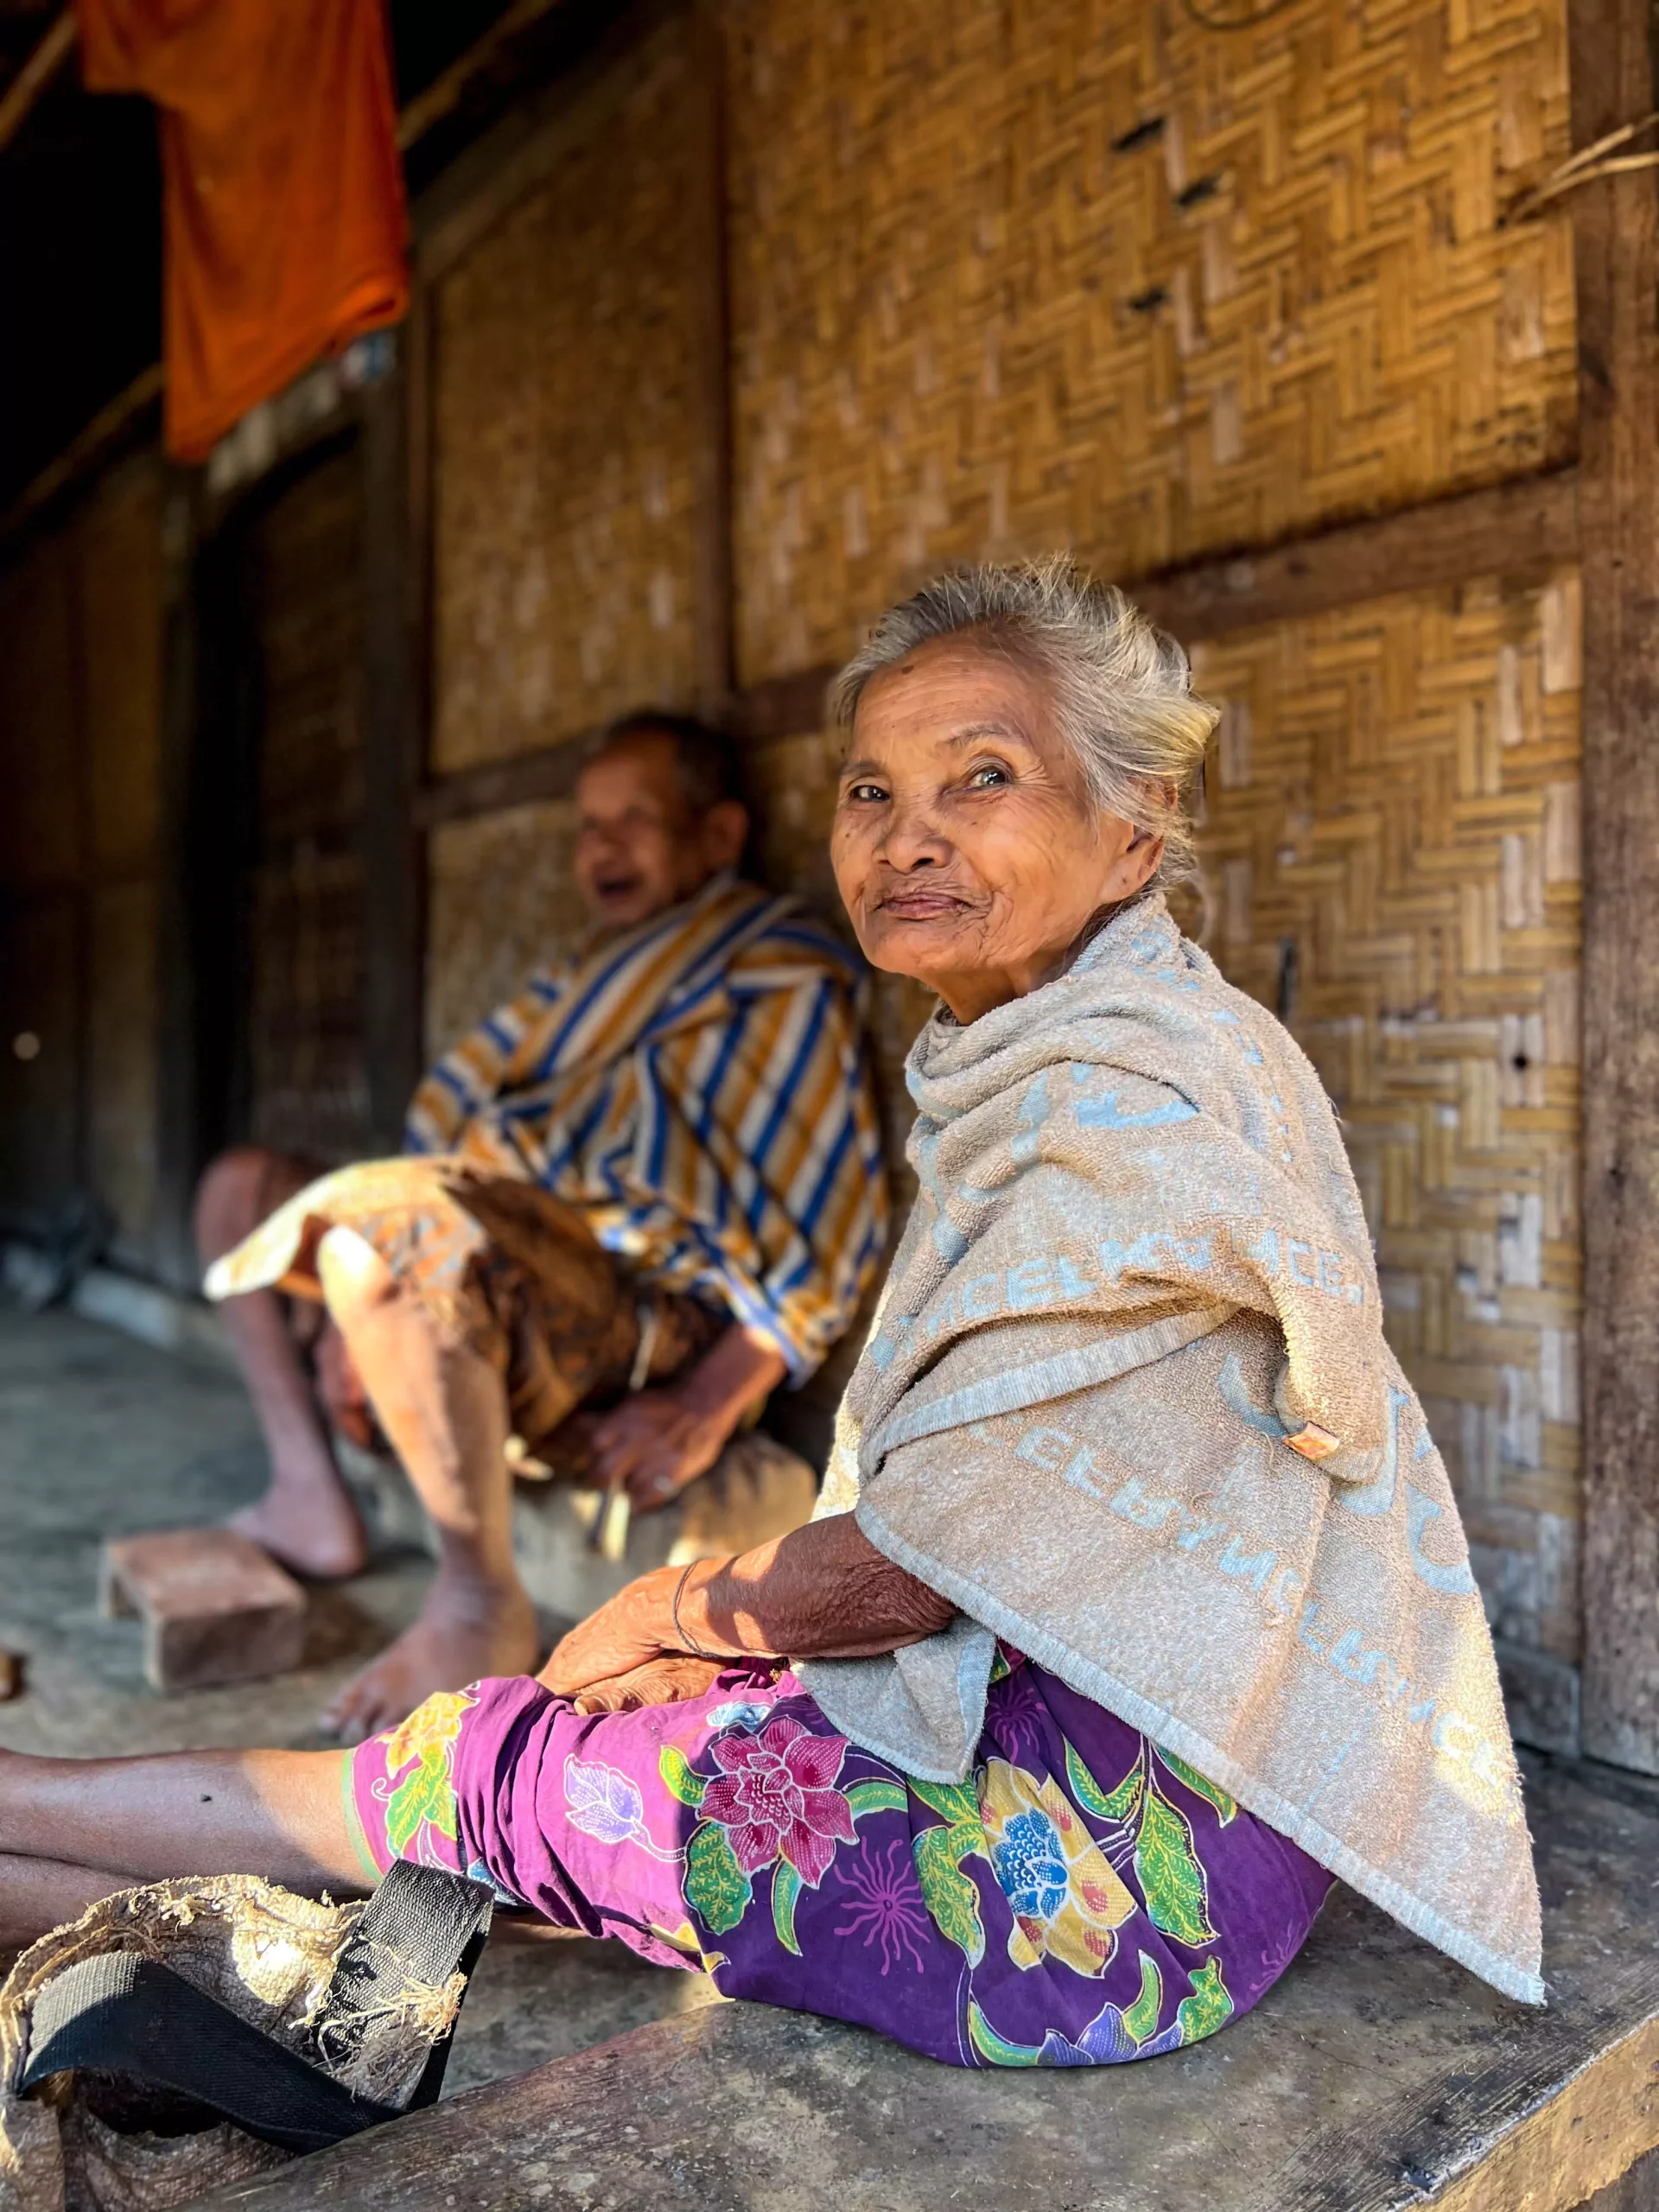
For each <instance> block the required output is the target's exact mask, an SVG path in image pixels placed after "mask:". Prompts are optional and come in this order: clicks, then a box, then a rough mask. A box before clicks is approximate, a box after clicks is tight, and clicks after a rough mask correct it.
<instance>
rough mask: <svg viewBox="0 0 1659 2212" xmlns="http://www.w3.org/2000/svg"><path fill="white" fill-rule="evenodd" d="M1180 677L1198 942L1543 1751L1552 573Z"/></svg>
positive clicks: (1575, 1409)
mask: <svg viewBox="0 0 1659 2212" xmlns="http://www.w3.org/2000/svg"><path fill="white" fill-rule="evenodd" d="M1198 673H1199V680H1200V683H1201V684H1202V685H1203V688H1204V689H1205V690H1206V692H1207V693H1208V694H1209V695H1210V696H1211V697H1213V698H1217V699H1218V700H1222V701H1224V702H1225V715H1224V721H1223V724H1222V728H1221V731H1220V733H1219V738H1218V742H1217V750H1216V753H1215V756H1214V758H1213V759H1212V760H1211V764H1210V772H1209V775H1208V779H1207V781H1208V794H1207V801H1206V804H1207V813H1208V820H1207V823H1206V826H1205V832H1204V853H1205V868H1206V872H1207V883H1208V891H1209V918H1208V931H1207V934H1208V936H1209V938H1210V941H1211V948H1212V950H1214V951H1215V953H1216V955H1217V958H1218V959H1219V960H1220V961H1221V963H1222V965H1223V966H1224V969H1226V970H1227V972H1228V974H1229V975H1230V976H1231V977H1232V978H1233V980H1234V981H1235V982H1238V983H1240V984H1241V985H1243V988H1245V989H1247V990H1249V991H1250V992H1251V993H1252V994H1253V995H1255V997H1257V998H1259V999H1261V1000H1262V1001H1263V1003H1265V1004H1267V1005H1268V1006H1272V1007H1276V1008H1278V1009H1280V1010H1281V1011H1283V1012H1285V1013H1286V1014H1287V1018H1288V1019H1289V1021H1290V1025H1291V1027H1292V1028H1293V1029H1294V1033H1295V1034H1296V1035H1297V1037H1298V1038H1299V1039H1300V1041H1301V1043H1302V1044H1303V1046H1305V1047H1306V1050H1307V1051H1308V1052H1309V1053H1310V1054H1311V1056H1312V1057H1313V1060H1314V1062H1315V1064H1316V1065H1317V1066H1318V1068H1319V1072H1320V1075H1321V1076H1322V1077H1323V1078H1324V1080H1325V1084H1326V1086H1327V1088H1328V1089H1329V1090H1330V1091H1331V1094H1332V1097H1333V1098H1334V1099H1335V1100H1336V1102H1337V1105H1338V1110H1339V1112H1340V1114H1341V1116H1342V1118H1343V1126H1344V1135H1345V1137H1346V1139H1347V1142H1348V1147H1349V1152H1350V1155H1351V1159H1352V1160H1353V1163H1354V1167H1355V1171H1356V1173H1357V1176H1358V1179H1359V1183H1360V1187H1361V1190H1362V1192H1363V1195H1364V1199H1365V1206H1366V1212H1367V1215H1368V1217H1369V1219H1370V1224H1371V1228H1372V1231H1373V1234H1374V1236H1376V1243H1377V1258H1378V1263H1379V1267H1380V1268H1381V1271H1382V1277H1383V1295H1384V1302H1385V1305H1386V1307H1387V1311H1388V1319H1389V1333H1390V1335H1391V1337H1392V1339H1393V1341H1394V1343H1395V1347H1396V1349H1397V1350H1398V1351H1399V1352H1400V1355H1401V1357H1402V1360H1403V1362H1404V1363H1405V1366H1406V1368H1407V1370H1408V1373H1409V1374H1410V1376H1411V1377H1412V1380H1413V1381H1414V1383H1415V1384H1416V1385H1417V1388H1418V1389H1419V1390H1420V1391H1421V1394H1422V1396H1423V1400H1424V1403H1425V1406H1426V1408H1427V1413H1428V1416H1429V1421H1430V1425H1431V1427H1432V1428H1433V1433H1434V1437H1435V1440H1436V1441H1437V1443H1438V1444H1439V1445H1440V1448H1441V1450H1442V1452H1444V1453H1445V1455H1446V1460H1447V1463H1448V1465H1449V1466H1450V1468H1451V1470H1452V1479H1453V1481H1454V1482H1455V1483H1456V1484H1457V1486H1458V1490H1459V1497H1460V1499H1461V1501H1462V1505H1463V1511H1464V1516H1465V1523H1466V1526H1467V1529H1468V1533H1469V1537H1470V1541H1471V1548H1472V1553H1473V1557H1474V1561H1475V1566H1476V1570H1477V1572H1478V1574H1479V1577H1480V1580H1481V1585H1482V1588H1483V1590H1484V1592H1485V1595H1486V1598H1487V1602H1488V1607H1489V1611H1491V1617H1492V1619H1493V1624H1494V1627H1495V1629H1496V1630H1497V1634H1498V1636H1499V1637H1500V1638H1501V1639H1502V1643H1503V1649H1504V1654H1505V1658H1506V1662H1508V1667H1509V1671H1510V1675H1511V1676H1512V1687H1516V1688H1519V1690H1520V1692H1521V1694H1522V1706H1523V1707H1526V1706H1527V1704H1528V1703H1530V1706H1531V1707H1533V1708H1534V1710H1533V1712H1532V1716H1531V1719H1530V1723H1529V1722H1528V1721H1527V1720H1526V1719H1525V1718H1524V1717H1523V1719H1522V1724H1521V1725H1522V1726H1523V1727H1524V1728H1525V1730H1526V1732H1528V1733H1529V1734H1531V1735H1532V1737H1533V1738H1534V1739H1535V1740H1537V1739H1538V1738H1540V1737H1543V1738H1549V1737H1550V1736H1551V1735H1552V1734H1554V1735H1556V1736H1559V1737H1560V1738H1562V1739H1566V1738H1567V1737H1568V1736H1569V1735H1570V1729H1569V1728H1568V1727H1567V1726H1566V1725H1565V1722H1564V1721H1563V1722H1562V1725H1560V1726H1554V1723H1553V1722H1552V1719H1551V1717H1550V1713H1551V1711H1552V1710H1555V1708H1556V1707H1559V1704H1560V1700H1564V1699H1567V1698H1568V1697H1570V1685H1569V1683H1568V1681H1567V1676H1566V1670H1565V1669H1564V1668H1562V1667H1560V1665H1559V1664H1557V1663H1553V1662H1571V1661H1573V1660H1574V1659H1576V1657H1577V1656H1578V1643H1579V1633H1580V1611H1579V1595H1578V1588H1577V1533H1578V1521H1579V1402H1578V1380H1577V1378H1578V1339H1577V1335H1576V1330H1577V1326H1578V1290H1579V1217H1578V1207H1579V1198H1578V1191H1579V1159H1578V1149H1577V1147H1578V1127H1579V1117H1578V1086H1579V1037H1578V994H1579V976H1578V965H1577V963H1578V957H1579V893H1580V851H1579V785H1578V767H1579V717H1578V703H1579V702H1578V686H1579V666H1578V593H1577V578H1576V576H1575V575H1562V576H1560V577H1559V578H1558V579H1557V580H1556V581H1555V582H1554V583H1553V584H1552V585H1551V586H1550V587H1549V588H1548V589H1546V590H1543V591H1529V592H1516V591H1513V590H1505V589H1504V588H1502V587H1501V586H1500V585H1499V584H1497V582H1491V581H1487V582H1479V583H1474V584H1471V585H1470V586H1468V587H1467V588H1465V590H1464V591H1462V592H1461V593H1459V594H1433V595H1427V596H1421V597H1418V596H1402V597H1400V598H1394V599H1387V600H1383V601H1376V602H1375V603H1373V604H1371V605H1369V606H1366V607H1357V608H1354V609H1352V610H1351V611H1349V612H1345V613H1341V614H1333V615H1328V616H1325V617H1323V618H1320V619H1319V620H1313V621H1310V622H1306V623H1302V624H1294V625H1288V626H1284V627H1281V628H1275V629H1273V630H1267V631H1261V632H1252V633H1250V634H1249V635H1247V636H1245V637H1243V638H1241V639H1237V640H1236V641H1229V642H1227V643H1226V644H1225V645H1217V646H1214V647H1210V648H1206V649H1205V650H1204V651H1203V652H1200V654H1199V655H1198ZM1534 1655H1536V1656H1534ZM1552 1700H1554V1706H1552ZM1544 1708H1548V1709H1544ZM1556 1717H1557V1719H1560V1713H1559V1712H1557V1713H1556Z"/></svg>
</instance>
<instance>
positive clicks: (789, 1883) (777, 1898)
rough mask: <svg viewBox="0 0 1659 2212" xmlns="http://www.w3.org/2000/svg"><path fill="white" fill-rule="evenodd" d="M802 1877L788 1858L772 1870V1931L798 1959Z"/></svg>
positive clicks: (781, 1860)
mask: <svg viewBox="0 0 1659 2212" xmlns="http://www.w3.org/2000/svg"><path fill="white" fill-rule="evenodd" d="M801 1887H802V1885H801V1878H800V1876H799V1875H798V1873H797V1872H795V1869H794V1868H793V1867H792V1866H791V1865H790V1863H789V1861H788V1859H779V1861H778V1864H777V1865H776V1866H774V1867H773V1868H772V1932H773V1934H774V1935H775V1936H777V1938H778V1941H779V1942H780V1943H781V1944H782V1945H783V1947H784V1948H785V1950H786V1951H792V1952H793V1953H794V1955H795V1956H796V1957H797V1958H799V1957H800V1955H801V1947H800V1943H799V1942H798V1940H797V1937H796V1934H795V1901H796V1899H797V1898H798V1897H799V1896H800V1894H801Z"/></svg>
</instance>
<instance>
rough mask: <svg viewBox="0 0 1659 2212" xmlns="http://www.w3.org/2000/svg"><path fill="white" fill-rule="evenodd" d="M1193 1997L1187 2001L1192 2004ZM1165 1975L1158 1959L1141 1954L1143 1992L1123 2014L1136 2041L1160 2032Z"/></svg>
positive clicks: (1124, 2021)
mask: <svg viewBox="0 0 1659 2212" xmlns="http://www.w3.org/2000/svg"><path fill="white" fill-rule="evenodd" d="M1163 2002H1164V1977H1163V1976H1162V1974H1160V1973H1159V1971H1158V1961H1156V1959H1149V1958H1148V1957H1147V1955H1146V1953H1145V1952H1144V1951H1142V1952H1141V1994H1140V1995H1139V1996H1138V1997H1137V1998H1136V1999H1135V2002H1134V2004H1133V2005H1130V2006H1129V2008H1128V2012H1125V2013H1124V2015H1123V2025H1124V2027H1125V2029H1126V2030H1127V2031H1128V2033H1129V2034H1130V2035H1132V2036H1133V2037H1135V2041H1136V2043H1145V2041H1146V2040H1147V2037H1148V2036H1154V2035H1156V2034H1157V2032H1158V2015H1159V2013H1160V2011H1161V2010H1162V2009H1163ZM1186 2002H1187V2003H1188V2004H1189V2005H1190V2004H1191V2003H1192V1999H1191V1998H1188V1999H1187V2000H1186Z"/></svg>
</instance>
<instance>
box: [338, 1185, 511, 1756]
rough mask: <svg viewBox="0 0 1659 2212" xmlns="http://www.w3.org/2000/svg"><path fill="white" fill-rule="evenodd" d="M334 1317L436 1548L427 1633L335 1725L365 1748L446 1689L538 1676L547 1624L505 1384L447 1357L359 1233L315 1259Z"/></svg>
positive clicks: (415, 1632)
mask: <svg viewBox="0 0 1659 2212" xmlns="http://www.w3.org/2000/svg"><path fill="white" fill-rule="evenodd" d="M317 1270H318V1274H319V1275H320V1276H321V1281H322V1287H323V1292H324V1294H325V1296H326V1297H327V1301H328V1310H329V1312H330V1313H332V1314H333V1316H334V1320H335V1323H336V1324H337V1325H338V1326H339V1329H340V1334H341V1335H342V1336H343V1337H344V1338H345V1339H346V1351H348V1352H349V1353H350V1355H351V1357H352V1359H353V1363H355V1365H356V1368H357V1371H358V1373H359V1376H361V1377H362V1380H363V1384H364V1388H365V1389H366V1390H367V1392H368V1394H369V1400H370V1402H371V1404H372V1406H373V1408H374V1411H375V1415H376V1418H377V1419H378V1421H379V1423H380V1427H381V1428H382V1429H383V1430H384V1431H385V1435H386V1439H387V1440H388V1442H389V1443H390V1444H391V1447H392V1449H393V1450H394V1451H395V1452H397V1456H398V1458H399V1459H401V1460H402V1462H403V1464H404V1468H405V1470H406V1471H407V1472H408V1475H409V1478H410V1481H411V1482H412V1483H413V1484H414V1485H415V1488H416V1491H417V1493H418V1494H419V1497H420V1499H421V1503H423V1505H424V1506H425V1508H426V1510H427V1511H428V1513H429V1515H430V1516H431V1518H432V1522H433V1526H434V1528H435V1529H436V1532H437V1538H438V1572H437V1576H436V1579H435V1581H434V1582H433V1585H432V1587H431V1589H430V1591H429V1592H428V1594H427V1599H426V1603H425V1605H423V1607H422V1609H421V1614H420V1618H419V1619H418V1620H416V1622H415V1624H413V1626H412V1627H410V1628H409V1629H407V1630H405V1631H404V1634H403V1635H402V1636H400V1637H398V1639H397V1642H396V1643H394V1644H392V1645H391V1648H390V1649H388V1650H385V1651H383V1652H382V1653H381V1655H380V1656H379V1657H378V1659H377V1660H376V1661H375V1662H374V1663H373V1664H372V1666H370V1667H367V1668H365V1669H364V1671H363V1672H362V1673H361V1674H360V1675H358V1676H357V1677H356V1679H355V1680H354V1681H351V1682H348V1683H347V1684H346V1688H344V1689H343V1690H342V1691H341V1692H340V1695H339V1696H338V1697H337V1698H335V1700H334V1702H333V1704H332V1705H331V1706H330V1707H328V1709H327V1713H325V1714H324V1716H323V1721H324V1725H325V1726H327V1727H329V1728H332V1729H333V1730H334V1732H335V1733H336V1734H337V1735H340V1736H345V1737H347V1738H351V1739H352V1740H353V1741H355V1740H357V1739H359V1738H362V1737H365V1736H372V1735H373V1734H374V1733H375V1732H376V1731H377V1730H379V1729H382V1728H390V1727H392V1726H395V1725H396V1724H397V1722H398V1721H400V1720H402V1719H404V1718H405V1716H406V1715H407V1714H409V1713H412V1712H413V1711H414V1709H415V1707H416V1706H417V1705H418V1704H419V1703H420V1702H421V1700H422V1699H423V1698H426V1697H429V1696H430V1695H431V1694H432V1693H433V1691H434V1690H455V1689H461V1688H463V1687H464V1686H465V1685H466V1684H467V1682H470V1681H476V1680H477V1679H478V1677H479V1676H480V1675H522V1674H528V1673H529V1672H530V1670H531V1669H532V1668H533V1667H534V1666H535V1664H536V1661H537V1656H538V1647H537V1630H536V1612H535V1608H534V1607H533V1606H532V1605H531V1602H530V1599H529V1598H528V1597H527V1596H526V1594H525V1592H524V1585H523V1583H522V1582H520V1581H519V1580H518V1568H517V1567H516V1566H515V1565H514V1564H513V1557H512V1475H511V1473H510V1472H509V1471H508V1467H507V1456H506V1444H507V1402H506V1392H505V1389H504V1388H503V1385H502V1382H501V1378H500V1376H499V1375H498V1374H497V1373H496V1371H495V1370H494V1369H493V1367H492V1366H491V1365H490V1363H489V1362H488V1361H487V1360H486V1359H484V1358H481V1357H480V1355H479V1354H478V1353H477V1352H474V1351H466V1350H464V1349H461V1348H457V1347H454V1346H449V1345H446V1344H442V1343H441V1342H440V1340H439V1338H438V1335H437V1332H435V1329H434V1328H433V1326H432V1324H431V1323H430V1321H429V1319H427V1316H426V1315H425V1313H423V1311H422V1309H421V1306H420V1305H419V1303H418V1301H417V1300H416V1299H414V1298H413V1297H411V1296H410V1294H408V1293H407V1292H406V1291H404V1289H402V1288H401V1287H399V1285H398V1283H397V1278H396V1277H395V1276H394V1275H393V1274H392V1273H391V1269H390V1268H388V1267H387V1266H386V1264H385V1262H384V1261H383V1260H382V1259H381V1258H380V1256H379V1255H378V1253H377V1252H376V1251H375V1250H374V1249H373V1248H372V1246H371V1245H369V1244H368V1243H365V1240H364V1239H363V1238H362V1237H360V1236H358V1235H357V1233H356V1231H355V1230H350V1229H344V1228H340V1229H331V1230H329V1232H328V1234H327V1236H325V1237H324V1238H323V1240H322V1243H321V1248H320V1249H319V1251H318V1255H317Z"/></svg>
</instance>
